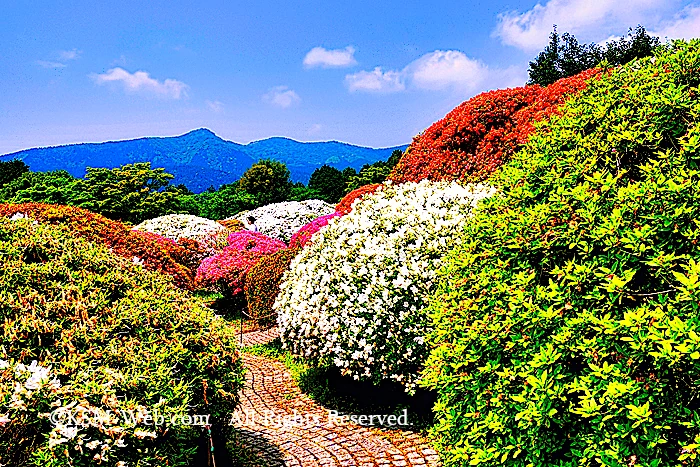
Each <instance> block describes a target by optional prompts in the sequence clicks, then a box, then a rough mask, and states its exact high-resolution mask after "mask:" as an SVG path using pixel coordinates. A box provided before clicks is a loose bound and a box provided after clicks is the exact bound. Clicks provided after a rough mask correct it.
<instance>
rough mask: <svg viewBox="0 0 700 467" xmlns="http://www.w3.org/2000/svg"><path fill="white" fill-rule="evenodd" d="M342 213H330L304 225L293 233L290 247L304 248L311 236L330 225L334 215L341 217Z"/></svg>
mask: <svg viewBox="0 0 700 467" xmlns="http://www.w3.org/2000/svg"><path fill="white" fill-rule="evenodd" d="M340 215H341V214H340V213H339V212H337V211H336V212H334V213H333V214H328V215H326V216H321V217H318V218H316V219H314V220H312V221H311V222H309V223H308V224H306V225H305V226H304V227H302V228H301V229H299V231H298V232H297V233H295V234H294V235H292V238H291V240H289V248H303V247H304V245H306V242H308V241H309V240H310V239H311V236H312V235H313V234H315V233H316V232H318V231H319V230H321V228H323V227H325V226H327V225H328V221H329V220H331V219H333V218H334V217H339V216H340Z"/></svg>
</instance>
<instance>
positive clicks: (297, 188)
mask: <svg viewBox="0 0 700 467" xmlns="http://www.w3.org/2000/svg"><path fill="white" fill-rule="evenodd" d="M320 198H321V195H320V194H319V192H318V191H316V190H312V189H311V188H309V187H307V186H305V185H304V184H303V183H301V182H297V183H295V184H294V185H292V189H291V191H290V193H289V199H288V200H286V201H306V200H309V199H320Z"/></svg>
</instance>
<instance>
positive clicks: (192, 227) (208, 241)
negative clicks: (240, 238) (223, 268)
mask: <svg viewBox="0 0 700 467" xmlns="http://www.w3.org/2000/svg"><path fill="white" fill-rule="evenodd" d="M134 230H141V231H144V232H152V233H156V234H158V235H161V236H163V237H165V238H169V239H171V240H174V241H175V242H176V243H180V244H181V245H182V246H183V247H185V248H186V249H188V250H190V251H191V252H192V254H193V255H194V256H195V257H196V258H195V260H198V261H201V260H202V259H204V258H206V257H207V256H212V255H215V254H216V253H218V252H220V251H221V250H222V249H223V248H224V247H225V246H226V237H227V236H228V234H229V233H230V231H229V230H228V229H227V228H226V227H224V226H223V225H221V224H219V223H217V222H215V221H212V220H209V219H205V218H203V217H197V216H192V215H189V214H169V215H167V216H161V217H156V218H155V219H149V220H146V221H143V222H142V223H140V224H139V225H137V226H136V227H134ZM182 240H184V241H183V242H181V241H182ZM193 241H194V242H196V243H194V242H193Z"/></svg>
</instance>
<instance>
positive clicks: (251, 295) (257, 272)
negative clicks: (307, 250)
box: [244, 248, 299, 320]
mask: <svg viewBox="0 0 700 467" xmlns="http://www.w3.org/2000/svg"><path fill="white" fill-rule="evenodd" d="M297 253H299V248H285V249H284V250H279V251H278V252H276V253H273V254H271V255H268V256H265V257H263V258H262V259H260V261H258V263H257V264H255V265H254V266H253V267H251V268H250V269H249V270H248V273H247V274H246V279H245V287H244V289H245V297H246V300H247V302H248V314H249V315H250V316H251V317H252V318H253V319H256V320H265V319H270V317H272V316H273V315H276V313H275V312H273V310H272V305H274V304H275V299H276V298H277V295H278V294H279V292H280V282H282V276H283V275H284V273H285V272H286V271H287V270H288V269H289V264H290V263H291V262H292V259H294V257H295V256H296V255H297Z"/></svg>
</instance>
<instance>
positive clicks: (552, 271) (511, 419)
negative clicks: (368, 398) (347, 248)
mask: <svg viewBox="0 0 700 467" xmlns="http://www.w3.org/2000/svg"><path fill="white" fill-rule="evenodd" d="M699 84H700V41H697V40H695V41H692V42H691V43H689V44H688V43H682V42H677V43H675V44H674V45H673V46H669V47H668V48H664V49H661V51H660V52H658V54H657V56H656V57H654V58H651V59H642V60H640V61H637V62H632V63H630V64H628V65H625V66H623V67H621V68H617V69H613V70H610V71H609V73H607V74H605V75H603V76H602V77H601V79H598V80H592V81H591V82H590V83H589V86H588V88H587V89H586V90H584V91H582V92H581V94H579V95H578V96H576V97H574V98H573V99H572V100H571V101H569V102H568V103H567V104H566V105H565V106H564V107H563V108H562V109H561V115H560V116H555V117H552V119H551V121H550V122H549V123H548V124H547V125H546V126H544V127H542V128H541V129H540V130H539V131H538V132H537V133H536V134H534V135H533V136H532V137H531V138H530V142H529V143H528V144H527V146H526V147H525V148H524V150H523V151H522V152H520V153H518V154H516V156H515V157H514V159H513V161H512V162H511V163H510V164H508V165H506V166H504V168H503V171H502V172H501V174H500V175H498V177H497V178H496V179H495V180H494V183H495V184H496V185H497V186H498V187H499V195H497V196H494V197H493V198H492V199H490V200H488V201H486V202H485V203H484V205H483V207H482V209H480V210H479V212H478V213H477V215H476V216H475V217H474V218H473V219H472V220H471V221H470V222H469V223H468V226H467V228H466V232H465V239H466V240H465V242H464V243H463V244H462V245H461V246H460V247H458V248H457V249H455V251H454V252H453V253H452V254H451V256H450V258H449V260H448V264H449V267H447V268H446V269H445V270H444V271H443V272H442V274H441V277H440V282H441V284H442V285H441V287H440V288H439V292H438V293H437V294H436V296H435V299H434V304H433V306H432V310H433V312H434V313H433V316H434V323H435V326H436V330H435V332H434V333H433V334H432V336H431V346H432V347H433V351H432V353H431V356H430V359H429V361H428V363H427V364H426V366H425V368H426V369H425V374H424V378H425V384H426V385H427V386H428V387H430V388H432V389H435V390H437V392H438V396H439V399H438V402H437V404H436V406H435V408H436V412H437V413H436V417H437V425H436V427H435V429H434V430H433V434H434V436H435V437H436V440H437V442H438V446H439V449H438V450H439V451H441V452H443V453H444V459H445V462H446V465H448V466H467V465H485V466H497V465H498V466H500V465H512V466H528V465H530V466H550V465H560V466H574V465H617V466H630V465H636V466H650V467H651V466H660V465H696V464H697V463H698V461H699V460H700V459H699V458H698V449H699V447H700V420H699V419H698V415H697V414H698V412H699V411H700V318H699V315H698V311H699V310H698V309H699V305H698V304H699V303H700V279H699V277H700V249H699V248H698V241H700V225H699V224H698V219H700V191H698V187H699V186H700V172H699V171H698V161H700V99H698V85H699Z"/></svg>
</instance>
